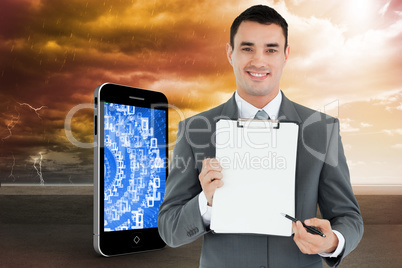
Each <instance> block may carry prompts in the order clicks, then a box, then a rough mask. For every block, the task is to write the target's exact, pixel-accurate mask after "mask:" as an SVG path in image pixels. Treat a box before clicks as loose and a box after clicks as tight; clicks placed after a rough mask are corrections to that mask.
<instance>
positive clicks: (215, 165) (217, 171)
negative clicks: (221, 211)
mask: <svg viewBox="0 0 402 268" xmlns="http://www.w3.org/2000/svg"><path fill="white" fill-rule="evenodd" d="M221 171H222V167H221V165H220V164H219V161H218V160H217V159H215V158H207V159H204V160H203V161H202V170H201V173H200V175H199V176H198V178H199V180H200V183H201V187H202V190H203V191H204V194H205V196H206V198H207V201H208V206H212V198H213V196H214V193H215V190H216V188H220V187H222V185H223V181H222V173H221Z"/></svg>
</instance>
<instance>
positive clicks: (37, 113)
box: [18, 102, 47, 120]
mask: <svg viewBox="0 0 402 268" xmlns="http://www.w3.org/2000/svg"><path fill="white" fill-rule="evenodd" d="M18 104H19V105H21V106H23V105H25V106H28V107H29V108H30V109H31V110H33V111H34V112H35V113H36V115H37V116H38V117H39V119H41V120H42V117H40V114H39V112H38V111H40V110H42V109H43V108H47V106H44V105H42V106H41V107H39V108H34V107H32V106H31V105H30V104H28V103H26V102H24V103H20V102H18Z"/></svg>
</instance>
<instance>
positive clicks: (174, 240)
mask: <svg viewBox="0 0 402 268" xmlns="http://www.w3.org/2000/svg"><path fill="white" fill-rule="evenodd" d="M186 137H187V135H186V133H185V121H182V122H180V123H179V130H178V134H177V140H176V145H175V148H174V151H173V158H172V160H171V165H170V167H171V168H170V173H169V176H168V178H167V181H166V189H165V197H164V201H163V202H162V205H161V207H160V209H159V217H158V228H159V234H160V235H161V237H162V239H163V240H164V241H165V242H166V244H167V245H169V246H171V247H178V246H181V245H184V244H188V243H191V242H193V241H195V240H197V239H198V238H199V237H200V236H202V235H204V234H205V232H206V228H205V226H204V223H203V221H202V217H201V214H200V209H199V205H198V195H199V194H200V193H201V191H202V188H201V185H200V183H199V180H198V174H199V172H198V169H197V166H196V164H197V163H196V159H195V157H194V153H193V150H192V148H191V146H190V144H189V143H188V141H187V138H186Z"/></svg>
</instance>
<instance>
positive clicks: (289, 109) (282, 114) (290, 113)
mask: <svg viewBox="0 0 402 268" xmlns="http://www.w3.org/2000/svg"><path fill="white" fill-rule="evenodd" d="M278 119H279V120H284V121H293V122H297V123H299V124H301V123H302V120H301V118H300V116H299V114H298V113H297V111H296V109H295V106H294V104H293V102H291V101H290V100H289V99H288V98H287V97H286V96H285V94H283V92H282V103H281V107H280V108H279V118H278Z"/></svg>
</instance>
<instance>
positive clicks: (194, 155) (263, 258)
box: [159, 5, 363, 267]
mask: <svg viewBox="0 0 402 268" xmlns="http://www.w3.org/2000/svg"><path fill="white" fill-rule="evenodd" d="M287 40H288V25H287V23H286V21H285V19H284V18H283V17H282V16H281V15H280V14H278V13H277V12H276V11H275V10H274V9H272V8H270V7H267V6H263V5H258V6H253V7H250V8H249V9H247V10H246V11H244V12H243V13H242V14H240V15H239V16H238V17H237V18H236V19H235V20H234V22H233V24H232V26H231V30H230V43H228V44H227V45H226V53H227V58H228V60H229V63H230V64H231V65H232V67H233V71H234V74H235V77H236V85H237V89H236V91H235V92H234V94H233V96H232V98H231V99H229V100H228V101H227V102H226V103H224V104H222V105H220V106H218V107H216V108H213V109H211V110H209V111H206V112H203V113H201V114H198V115H196V116H193V117H191V118H188V119H186V120H183V121H182V122H180V123H179V131H178V134H177V141H176V145H175V148H174V152H173V159H172V164H171V170H170V174H169V177H168V179H167V182H166V193H165V199H164V201H163V203H162V205H161V207H160V211H159V232H160V235H161V236H162V238H163V239H164V240H165V242H166V243H167V244H168V245H169V246H172V247H178V246H180V245H183V244H187V243H191V242H193V241H195V240H197V239H198V238H200V237H201V236H203V238H204V240H203V247H202V252H201V258H200V267H323V264H322V259H324V260H325V261H326V262H327V263H328V264H329V265H330V266H335V265H339V263H340V262H341V261H342V259H343V258H345V256H346V255H347V254H349V253H350V252H351V251H352V250H353V249H354V248H355V247H356V246H357V244H358V243H359V241H360V239H361V237H362V235H363V221H362V217H361V214H360V209H359V206H358V204H357V201H356V199H355V197H354V195H353V192H352V188H351V185H350V177H349V171H348V167H347V164H346V159H345V156H344V151H343V147H342V142H341V138H340V135H339V123H338V120H337V119H335V118H333V117H330V116H327V115H325V114H322V113H318V112H316V111H314V110H311V109H308V108H306V107H303V106H301V105H299V104H296V103H294V102H292V101H290V100H289V99H288V98H287V97H286V96H285V94H284V93H283V92H282V91H281V90H280V88H279V83H280V79H281V76H282V71H283V68H284V66H285V64H286V61H287V59H288V57H289V52H290V48H289V45H288V42H287ZM238 118H271V119H274V118H275V119H279V120H290V121H295V122H297V123H298V124H299V134H298V148H297V163H296V196H295V202H296V203H295V206H296V215H295V216H296V217H297V218H298V219H300V220H303V221H304V223H305V224H306V225H311V226H317V227H318V228H320V229H321V231H322V232H323V233H324V234H325V235H326V237H321V236H318V235H313V234H310V233H308V232H307V231H306V229H305V228H304V227H303V226H302V224H301V222H297V223H296V224H293V226H292V228H293V231H294V235H293V236H291V237H281V236H267V235H248V234H216V233H213V232H211V231H210V229H209V224H210V220H211V210H212V207H213V196H214V193H215V190H216V189H217V188H219V187H224V181H223V180H222V179H223V176H222V173H221V170H222V168H221V166H220V164H219V162H218V160H216V159H215V143H214V137H215V130H216V122H217V121H219V120H220V119H232V120H236V119H238ZM244 183H245V184H248V183H252V180H249V178H244ZM238 198H240V199H241V198H242V197H241V196H239V197H238ZM317 205H318V207H319V209H320V212H321V215H322V219H318V218H316V212H317Z"/></svg>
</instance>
